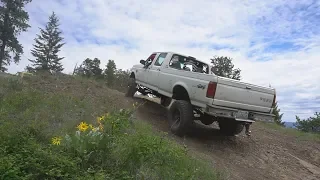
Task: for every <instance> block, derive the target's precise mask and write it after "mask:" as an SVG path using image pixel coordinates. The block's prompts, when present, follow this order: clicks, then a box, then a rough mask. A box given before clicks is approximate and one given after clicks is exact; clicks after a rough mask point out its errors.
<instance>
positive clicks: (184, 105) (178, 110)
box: [168, 100, 193, 136]
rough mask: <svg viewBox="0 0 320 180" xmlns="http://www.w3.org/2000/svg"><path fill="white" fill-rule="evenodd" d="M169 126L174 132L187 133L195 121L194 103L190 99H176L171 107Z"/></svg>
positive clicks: (177, 133) (178, 134)
mask: <svg viewBox="0 0 320 180" xmlns="http://www.w3.org/2000/svg"><path fill="white" fill-rule="evenodd" d="M168 116H169V118H168V119H169V126H170V130H171V132H172V133H173V134H175V135H177V136H183V135H185V134H186V133H187V132H188V130H189V129H190V126H191V125H192V122H193V111H192V105H191V103H190V102H188V101H184V100H177V101H174V102H173V103H172V105H171V107H170V109H169V115H168Z"/></svg>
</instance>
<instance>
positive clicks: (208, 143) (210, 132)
mask: <svg viewBox="0 0 320 180" xmlns="http://www.w3.org/2000/svg"><path fill="white" fill-rule="evenodd" d="M136 118H137V119H140V120H144V121H147V122H149V123H151V124H152V125H153V127H154V129H155V130H157V131H164V132H168V133H169V134H170V130H169V126H168V122H167V110H166V109H165V108H163V107H162V106H160V105H159V104H158V101H157V100H151V101H146V102H145V103H144V105H143V106H141V107H140V108H139V109H138V110H137V112H136ZM251 130H252V136H251V137H247V136H245V135H244V133H243V132H242V134H240V135H238V136H235V137H224V136H221V135H220V134H219V129H218V128H217V126H216V125H214V124H213V125H211V126H205V125H202V124H201V123H195V124H194V127H193V130H192V132H191V133H190V134H189V135H188V136H186V137H183V138H181V137H177V136H174V135H170V136H171V137H172V138H173V139H175V140H176V141H177V142H179V143H181V144H183V145H185V146H187V148H188V149H189V150H190V151H191V152H193V153H195V154H197V155H201V156H202V157H205V158H207V159H208V160H210V161H211V162H212V164H213V166H214V168H217V169H218V170H220V171H223V172H225V173H226V175H227V179H236V180H238V179H239V180H240V179H241V180H243V179H245V180H250V179H252V180H257V179H285V180H286V179H287V180H295V179H297V180H298V179H303V180H316V179H320V170H319V167H320V158H319V157H320V142H319V141H311V140H310V141H309V140H301V139H298V138H296V137H294V136H292V135H286V134H284V133H283V132H279V131H277V130H275V129H271V128H266V127H264V126H262V125H261V124H260V123H255V124H254V125H253V126H252V127H251Z"/></svg>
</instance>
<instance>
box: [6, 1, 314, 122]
mask: <svg viewBox="0 0 320 180" xmlns="http://www.w3.org/2000/svg"><path fill="white" fill-rule="evenodd" d="M26 9H27V11H28V12H29V16H30V25H31V26H32V28H30V29H29V30H28V32H26V33H23V34H21V36H20V38H19V39H20V42H21V43H22V44H23V46H24V52H25V53H24V55H23V56H22V61H21V62H20V63H19V64H18V65H15V64H12V65H11V66H10V67H9V72H11V73H15V72H17V71H23V70H24V68H25V66H26V65H27V64H29V62H28V60H27V58H32V56H31V54H30V49H31V48H32V44H33V43H34V38H35V35H36V34H37V33H39V29H38V27H44V26H45V24H46V22H47V20H48V16H49V15H50V14H51V13H52V11H55V12H56V14H57V15H58V16H59V18H60V23H61V26H60V27H61V30H62V31H63V35H64V38H65V42H66V45H65V46H64V47H63V49H62V52H61V53H60V54H61V56H65V59H64V60H63V65H64V68H65V72H66V73H69V72H71V71H72V70H73V68H74V66H75V64H76V63H78V64H80V63H81V62H82V61H83V60H84V59H85V58H95V57H97V58H99V59H100V60H101V61H102V65H101V67H102V68H104V66H105V65H106V63H107V61H108V59H113V60H115V62H116V64H117V67H118V68H124V69H128V68H130V67H131V66H132V65H133V64H136V63H139V60H140V59H144V58H146V57H147V56H149V55H150V53H151V52H153V51H176V52H179V53H182V54H187V55H191V56H194V57H197V58H199V59H201V60H203V61H207V62H210V58H212V57H213V56H215V55H223V56H229V57H231V58H233V61H234V64H235V66H236V67H237V68H240V69H241V70H242V72H241V75H242V80H243V81H245V82H249V83H254V84H258V85H264V86H269V84H271V85H272V86H273V87H275V88H276V90H277V94H278V95H277V100H278V103H279V106H280V108H281V112H283V113H284V117H283V119H284V120H285V121H295V115H298V116H300V117H302V118H305V117H309V116H311V115H313V113H314V112H315V111H320V85H319V84H320V21H319V19H320V1H319V0H265V1H258V0H223V1H222V0H221V1H218V0H161V1H160V0H153V1H147V0H135V1H133V0H126V1H125V0H33V1H32V3H30V4H28V5H27V7H26Z"/></svg>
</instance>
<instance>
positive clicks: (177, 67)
mask: <svg viewBox="0 0 320 180" xmlns="http://www.w3.org/2000/svg"><path fill="white" fill-rule="evenodd" d="M211 68H212V66H210V65H209V64H207V63H205V62H203V61H200V60H198V59H196V58H194V57H191V56H186V55H182V54H179V53H174V52H154V53H152V54H151V55H150V56H149V57H148V58H147V60H140V64H139V65H134V66H133V67H132V69H131V74H130V83H129V86H128V91H127V93H126V96H128V97H133V96H134V94H135V93H136V92H137V91H138V92H140V93H142V94H143V95H146V94H152V95H155V96H157V97H159V98H160V99H161V105H163V106H165V107H167V108H169V113H168V114H169V117H168V119H169V125H170V130H171V132H173V133H174V134H176V135H179V136H181V135H184V134H185V133H187V132H188V131H189V130H190V128H191V124H192V123H193V121H194V120H200V121H201V122H202V123H203V124H205V125H210V124H212V123H213V122H214V121H217V122H218V124H219V127H220V131H221V132H222V133H223V134H225V135H231V136H232V135H236V134H239V133H240V132H242V130H243V129H244V127H246V133H247V135H250V131H249V126H250V124H252V123H253V122H255V121H259V120H260V121H269V122H272V121H273V118H274V115H273V114H272V110H273V104H274V103H275V100H276V92H275V89H272V88H269V87H261V86H257V85H253V84H248V83H244V82H241V81H238V80H233V79H229V78H224V77H220V76H217V75H215V74H214V73H213V72H212V71H211Z"/></svg>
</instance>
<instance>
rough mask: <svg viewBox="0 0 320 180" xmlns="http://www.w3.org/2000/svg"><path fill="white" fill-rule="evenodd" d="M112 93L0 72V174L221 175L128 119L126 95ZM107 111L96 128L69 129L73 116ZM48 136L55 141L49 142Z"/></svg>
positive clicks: (83, 118)
mask: <svg viewBox="0 0 320 180" xmlns="http://www.w3.org/2000/svg"><path fill="white" fill-rule="evenodd" d="M120 95H121V96H123V95H122V94H119V93H117V92H114V91H112V90H109V89H107V88H106V87H105V85H103V84H101V83H100V84H99V83H97V82H94V81H92V80H86V79H81V78H73V77H51V76H35V77H25V78H23V79H20V78H10V79H8V78H1V77H0V162H1V164H0V179H183V180H185V179H222V178H223V177H222V175H221V174H220V173H219V172H217V171H215V170H214V169H213V168H212V166H211V165H210V164H209V163H208V162H207V161H205V160H202V159H196V158H194V157H192V156H190V155H189V154H188V153H187V151H186V150H185V149H184V148H183V147H182V146H180V145H178V144H177V143H175V142H173V141H171V140H169V138H167V137H166V135H165V134H162V133H155V132H154V131H153V130H152V128H151V127H150V125H148V124H146V123H143V122H140V121H132V119H131V118H130V117H131V114H132V113H133V112H132V109H130V107H131V106H132V102H131V101H129V102H127V101H128V100H125V99H124V98H120ZM123 107H126V109H127V110H125V111H119V109H121V108H123ZM107 112H109V113H110V116H108V118H105V119H106V120H104V121H102V122H103V127H104V128H103V130H101V132H100V131H99V132H100V135H99V136H93V135H92V132H93V130H92V131H89V130H86V131H85V132H78V133H77V132H76V131H77V129H76V126H77V125H78V124H79V123H80V122H86V123H90V124H93V125H94V126H98V125H97V123H96V119H97V117H98V116H101V115H103V114H104V113H107ZM66 135H67V136H66ZM55 136H59V137H62V141H61V144H60V145H59V146H55V145H52V144H51V138H52V137H55Z"/></svg>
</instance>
